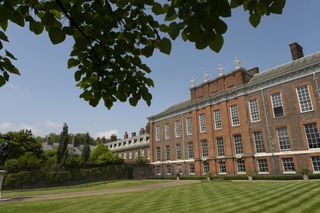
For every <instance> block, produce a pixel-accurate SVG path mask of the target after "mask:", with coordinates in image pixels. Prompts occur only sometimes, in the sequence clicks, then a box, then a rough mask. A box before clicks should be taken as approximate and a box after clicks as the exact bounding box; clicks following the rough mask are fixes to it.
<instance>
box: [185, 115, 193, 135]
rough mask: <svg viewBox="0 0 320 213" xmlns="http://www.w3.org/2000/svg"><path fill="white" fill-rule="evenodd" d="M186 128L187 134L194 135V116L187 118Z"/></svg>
mask: <svg viewBox="0 0 320 213" xmlns="http://www.w3.org/2000/svg"><path fill="white" fill-rule="evenodd" d="M186 129H187V135H192V118H191V117H188V118H186Z"/></svg>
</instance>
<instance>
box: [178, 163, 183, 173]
mask: <svg viewBox="0 0 320 213" xmlns="http://www.w3.org/2000/svg"><path fill="white" fill-rule="evenodd" d="M177 173H179V174H182V166H181V164H178V165H177Z"/></svg>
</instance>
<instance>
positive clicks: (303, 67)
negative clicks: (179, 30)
mask: <svg viewBox="0 0 320 213" xmlns="http://www.w3.org/2000/svg"><path fill="white" fill-rule="evenodd" d="M290 49H291V54H292V59H293V60H292V61H291V62H289V63H287V64H284V65H281V66H278V67H275V68H272V69H270V70H266V71H264V72H260V73H259V69H258V68H253V69H249V70H247V69H245V68H243V67H241V66H240V60H239V59H238V58H236V60H235V69H234V70H232V71H231V72H229V73H227V74H223V68H222V67H221V66H219V67H218V77H217V78H215V79H213V80H209V79H208V75H207V74H205V75H204V82H203V83H201V84H200V85H196V84H195V81H194V80H192V85H191V88H190V94H191V98H190V100H187V101H184V102H182V103H179V104H176V105H173V106H171V107H169V108H168V109H166V110H164V111H163V112H161V113H159V114H156V115H153V116H150V117H149V118H148V120H149V123H150V131H151V132H150V133H151V134H150V135H151V136H150V150H151V156H150V157H151V164H152V167H153V172H154V174H155V175H162V176H163V175H175V174H176V173H181V174H183V175H203V174H205V173H207V172H211V173H212V174H213V175H244V174H246V172H248V171H249V170H251V171H253V172H254V173H255V174H258V175H262V174H264V175H282V174H296V173H297V172H298V171H299V170H300V169H302V168H308V169H309V170H311V171H313V172H314V173H320V136H319V126H320V105H319V103H320V90H319V85H320V53H315V54H312V55H310V56H305V57H304V55H303V51H302V47H301V46H300V45H299V44H297V43H293V44H290Z"/></svg>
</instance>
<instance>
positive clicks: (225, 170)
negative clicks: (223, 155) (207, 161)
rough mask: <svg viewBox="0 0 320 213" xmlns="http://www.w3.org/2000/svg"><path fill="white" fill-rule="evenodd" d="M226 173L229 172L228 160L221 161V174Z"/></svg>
mask: <svg viewBox="0 0 320 213" xmlns="http://www.w3.org/2000/svg"><path fill="white" fill-rule="evenodd" d="M226 173H227V167H226V162H224V161H221V162H219V174H226Z"/></svg>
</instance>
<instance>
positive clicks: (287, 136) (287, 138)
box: [276, 127, 291, 151]
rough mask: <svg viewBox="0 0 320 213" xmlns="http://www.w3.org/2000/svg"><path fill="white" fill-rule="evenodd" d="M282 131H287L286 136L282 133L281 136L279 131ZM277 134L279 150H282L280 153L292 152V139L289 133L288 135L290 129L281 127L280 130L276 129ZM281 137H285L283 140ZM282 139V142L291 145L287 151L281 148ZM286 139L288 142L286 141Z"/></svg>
mask: <svg viewBox="0 0 320 213" xmlns="http://www.w3.org/2000/svg"><path fill="white" fill-rule="evenodd" d="M280 129H284V130H285V133H286V135H284V134H283V133H281V135H279V134H280V132H279V130H280ZM276 132H277V138H278V144H279V150H280V151H290V150H291V143H290V138H289V133H288V129H287V127H280V128H277V129H276ZM279 136H283V137H281V138H280V137H279ZM280 139H281V141H283V142H285V143H287V144H289V148H287V149H282V148H281V141H280ZM284 139H285V140H286V141H284Z"/></svg>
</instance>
